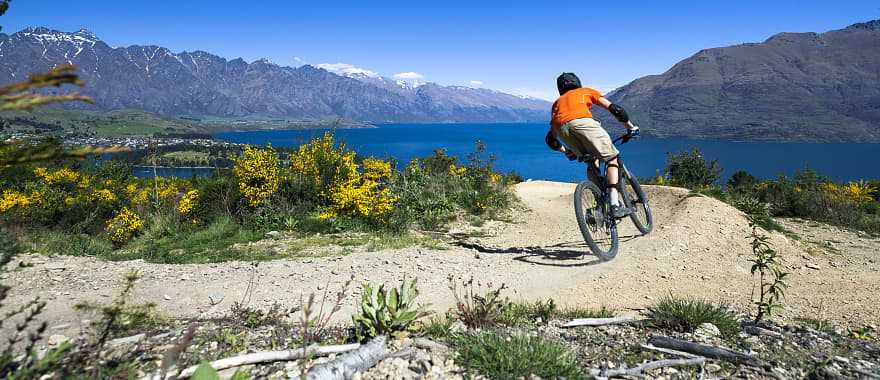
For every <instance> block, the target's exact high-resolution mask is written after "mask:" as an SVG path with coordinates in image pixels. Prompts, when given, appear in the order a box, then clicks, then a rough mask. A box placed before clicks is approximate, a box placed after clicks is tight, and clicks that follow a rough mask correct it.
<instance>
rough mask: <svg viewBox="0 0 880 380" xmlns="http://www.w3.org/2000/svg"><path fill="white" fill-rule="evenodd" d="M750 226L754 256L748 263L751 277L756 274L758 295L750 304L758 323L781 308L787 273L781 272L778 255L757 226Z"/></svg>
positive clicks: (752, 223) (753, 224)
mask: <svg viewBox="0 0 880 380" xmlns="http://www.w3.org/2000/svg"><path fill="white" fill-rule="evenodd" d="M750 224H751V226H752V235H751V238H752V253H753V254H754V256H753V257H752V259H751V260H749V261H751V262H752V268H751V273H752V275H753V276H754V275H756V274H757V288H758V294H757V295H753V296H752V299H753V301H752V302H753V304H754V305H755V307H756V308H757V312H756V313H755V323H759V322H761V320H762V319H764V317H770V316H771V315H773V313H775V312H776V310H779V309H781V308H782V307H783V305H782V300H783V298H784V297H785V289H786V288H788V282H787V277H788V272H785V271H783V270H782V262H781V260H780V258H779V254H778V253H777V252H776V250H774V249H773V248H772V247H771V246H770V243H769V239H768V238H767V236H765V235H763V234H760V233H759V232H758V226H757V225H755V223H754V222H751V223H750ZM753 293H754V289H753Z"/></svg>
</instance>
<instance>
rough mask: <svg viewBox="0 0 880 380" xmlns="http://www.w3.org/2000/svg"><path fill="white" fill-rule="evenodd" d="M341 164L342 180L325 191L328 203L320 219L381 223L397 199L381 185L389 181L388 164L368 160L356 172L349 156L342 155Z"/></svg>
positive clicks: (335, 182) (351, 156)
mask: <svg viewBox="0 0 880 380" xmlns="http://www.w3.org/2000/svg"><path fill="white" fill-rule="evenodd" d="M342 162H343V167H342V168H341V170H340V172H343V173H346V177H345V178H338V179H337V180H336V181H334V183H333V185H332V186H331V187H330V189H329V190H328V191H327V192H326V194H325V196H326V198H327V199H328V200H329V203H330V204H329V206H327V207H326V208H325V209H324V210H323V212H322V213H321V214H320V218H321V219H333V218H337V217H340V216H349V217H363V218H367V219H373V220H382V218H383V217H384V216H385V215H386V214H387V213H388V212H389V211H391V210H392V209H393V208H394V203H395V202H397V200H398V197H397V196H394V195H393V194H392V193H391V189H389V188H388V187H386V186H385V184H384V183H385V181H387V180H389V179H390V178H391V164H390V163H388V162H385V161H382V160H379V159H376V158H368V159H366V160H364V162H363V163H362V165H361V166H362V170H361V171H360V172H359V171H358V165H357V164H356V163H355V162H354V156H353V155H347V156H344V157H343V160H342Z"/></svg>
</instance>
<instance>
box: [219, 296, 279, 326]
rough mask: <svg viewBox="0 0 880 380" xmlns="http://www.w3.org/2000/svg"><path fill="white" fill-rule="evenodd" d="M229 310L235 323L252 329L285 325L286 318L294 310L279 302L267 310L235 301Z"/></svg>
mask: <svg viewBox="0 0 880 380" xmlns="http://www.w3.org/2000/svg"><path fill="white" fill-rule="evenodd" d="M229 311H230V320H231V321H232V322H233V323H235V324H237V325H239V326H243V327H247V328H251V329H253V328H257V327H261V326H280V325H283V324H284V319H285V318H286V317H287V316H288V315H289V314H290V313H291V312H292V310H290V309H287V308H285V307H283V306H282V305H281V304H280V303H277V302H275V303H273V304H272V306H271V307H269V309H268V310H265V311H263V310H260V309H255V308H252V307H248V306H246V305H244V304H242V303H240V302H234V303H233V304H232V307H231V308H230V310H229Z"/></svg>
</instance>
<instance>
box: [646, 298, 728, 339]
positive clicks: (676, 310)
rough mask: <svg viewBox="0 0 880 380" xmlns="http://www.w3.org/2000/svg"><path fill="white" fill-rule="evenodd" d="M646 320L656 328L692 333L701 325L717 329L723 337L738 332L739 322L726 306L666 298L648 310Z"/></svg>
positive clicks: (693, 300) (704, 301)
mask: <svg viewBox="0 0 880 380" xmlns="http://www.w3.org/2000/svg"><path fill="white" fill-rule="evenodd" d="M648 319H649V321H650V322H651V323H652V324H653V325H654V326H657V327H660V328H665V329H670V330H675V331H680V332H688V333H689V332H694V330H695V329H696V328H697V327H699V326H700V325H701V324H703V323H711V324H713V325H715V326H716V327H718V330H719V331H720V332H721V335H723V336H725V337H729V336H733V335H736V333H738V332H739V331H740V326H739V321H738V320H737V318H736V316H735V315H734V314H733V313H732V312H731V311H730V310H729V309H728V307H727V306H726V305H723V304H715V303H712V302H709V301H706V300H701V299H696V298H689V297H675V296H669V297H666V298H664V299H662V300H660V301H658V302H657V303H655V304H654V305H652V306H651V307H649V308H648Z"/></svg>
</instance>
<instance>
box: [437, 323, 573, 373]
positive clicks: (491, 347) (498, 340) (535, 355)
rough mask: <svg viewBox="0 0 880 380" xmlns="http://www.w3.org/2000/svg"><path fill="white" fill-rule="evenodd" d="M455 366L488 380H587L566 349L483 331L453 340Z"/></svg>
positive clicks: (533, 339) (539, 340)
mask: <svg viewBox="0 0 880 380" xmlns="http://www.w3.org/2000/svg"><path fill="white" fill-rule="evenodd" d="M452 343H453V346H454V347H455V348H456V351H457V352H458V356H456V358H455V360H456V362H457V363H458V364H459V365H461V366H462V367H465V368H467V369H469V370H471V371H475V372H477V373H479V374H480V375H483V376H486V377H487V378H489V379H523V378H525V379H528V378H532V377H538V378H543V379H571V380H575V379H586V378H588V377H587V376H586V375H585V374H584V372H583V369H582V368H581V367H580V366H579V365H578V363H577V361H576V360H575V357H574V355H572V354H571V353H570V352H569V351H568V350H567V349H566V348H565V346H564V345H562V344H560V343H557V342H555V341H552V340H548V339H545V338H541V337H536V336H529V335H506V334H503V333H500V332H496V331H483V332H479V333H468V334H461V335H457V336H455V337H453V338H452Z"/></svg>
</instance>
